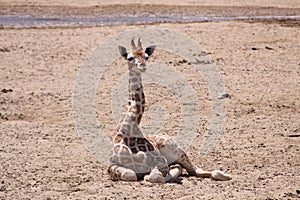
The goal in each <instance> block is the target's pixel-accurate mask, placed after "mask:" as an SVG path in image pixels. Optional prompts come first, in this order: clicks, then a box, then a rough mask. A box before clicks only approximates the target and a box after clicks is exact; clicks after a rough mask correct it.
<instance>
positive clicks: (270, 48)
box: [265, 46, 274, 50]
mask: <svg viewBox="0 0 300 200" xmlns="http://www.w3.org/2000/svg"><path fill="white" fill-rule="evenodd" d="M265 49H267V50H274V49H273V48H272V47H268V46H265Z"/></svg>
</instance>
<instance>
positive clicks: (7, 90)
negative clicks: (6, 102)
mask: <svg viewBox="0 0 300 200" xmlns="http://www.w3.org/2000/svg"><path fill="white" fill-rule="evenodd" d="M1 92H3V93H8V92H13V90H12V89H2V90H1Z"/></svg>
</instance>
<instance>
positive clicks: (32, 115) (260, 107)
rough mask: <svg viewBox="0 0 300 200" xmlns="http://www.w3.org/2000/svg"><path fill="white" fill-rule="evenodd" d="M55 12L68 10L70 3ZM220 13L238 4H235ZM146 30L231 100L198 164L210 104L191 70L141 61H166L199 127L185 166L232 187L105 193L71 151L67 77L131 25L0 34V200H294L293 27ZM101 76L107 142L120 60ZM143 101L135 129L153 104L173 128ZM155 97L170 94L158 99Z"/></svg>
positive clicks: (299, 166)
mask: <svg viewBox="0 0 300 200" xmlns="http://www.w3.org/2000/svg"><path fill="white" fill-rule="evenodd" d="M3 2H4V3H5V2H10V1H2V3H3ZM14 2H16V3H21V4H23V3H25V1H14ZM31 2H32V4H35V3H36V2H37V1H31ZM41 2H42V3H40V4H43V2H44V4H45V2H46V1H41ZM53 2H54V3H53V4H56V3H57V2H55V1H53ZM65 2H69V3H70V4H72V5H73V3H74V5H78V2H79V1H65ZM91 2H92V1H91ZM95 2H96V1H95ZM202 2H204V3H205V2H206V3H207V2H208V1H202ZM229 2H231V3H232V4H235V5H237V4H239V2H240V1H229ZM256 2H260V3H257V5H256V4H253V5H255V6H262V5H261V4H262V3H261V2H265V5H263V6H266V5H270V6H275V5H278V7H280V6H282V7H297V6H298V7H300V6H299V4H297V1H285V3H284V4H283V3H282V4H280V3H278V2H282V1H256ZM267 2H270V4H267ZM49 4H51V3H49ZM91 4H92V5H94V4H93V3H91ZM220 5H222V4H221V3H220ZM226 6H227V3H226ZM139 27H143V26H139ZM152 27H159V28H169V29H171V30H174V31H178V32H182V33H185V34H187V35H188V36H190V37H191V38H193V39H194V40H196V41H197V42H198V43H199V44H200V45H201V46H202V47H203V48H204V49H205V50H206V52H209V53H210V56H211V57H212V58H213V59H214V61H215V63H216V64H217V66H218V67H219V70H220V74H221V76H222V79H223V82H224V87H225V90H226V92H227V93H229V94H230V95H231V98H230V99H226V101H227V121H226V124H225V127H224V129H223V133H222V135H221V137H220V139H219V141H218V143H217V144H216V146H215V148H214V149H213V150H212V151H211V152H210V153H209V155H207V156H206V157H204V158H199V157H198V152H199V150H200V147H201V145H202V142H203V137H204V134H205V132H206V130H207V129H208V127H209V119H210V116H209V113H210V108H209V106H210V96H209V92H208V90H207V88H206V86H205V84H204V83H203V79H202V78H201V77H195V75H194V72H193V70H192V66H189V65H188V64H185V63H183V62H181V61H182V58H178V57H175V56H174V55H169V54H167V53H165V52H159V50H158V52H157V54H154V57H153V58H152V61H155V62H160V63H162V64H170V63H169V62H170V60H171V61H172V63H171V64H170V66H171V67H174V69H176V70H180V71H181V73H182V75H184V76H185V77H187V78H188V80H189V83H190V84H191V86H192V87H193V89H194V90H195V91H196V92H197V94H198V104H199V108H200V109H201V110H202V111H203V113H204V116H203V119H202V122H201V127H199V133H197V137H196V139H195V141H194V142H193V144H192V146H191V147H190V149H189V151H188V154H189V156H190V157H191V159H192V161H193V162H194V163H195V164H196V165H198V166H199V167H202V168H204V169H207V170H213V169H222V170H225V171H226V172H229V173H230V174H232V176H233V180H231V181H227V182H217V181H213V180H210V179H203V180H202V179H197V178H194V177H183V179H182V183H181V184H174V183H173V184H164V185H157V184H154V185H151V184H145V183H144V182H135V183H127V182H113V181H111V180H109V179H108V176H107V175H106V171H105V168H106V166H105V165H104V164H102V163H100V162H99V161H97V159H95V158H94V157H93V156H92V155H91V154H90V153H89V152H88V151H87V150H86V148H85V147H84V145H83V144H82V142H81V140H80V139H79V136H78V133H77V131H76V130H75V125H74V119H73V116H72V112H73V110H72V94H73V87H74V84H75V80H76V76H77V72H78V70H79V68H80V66H81V64H82V62H83V61H84V60H85V58H86V57H87V56H88V55H89V54H90V52H91V51H92V50H93V49H94V48H95V47H96V45H98V44H100V43H101V42H103V41H104V40H106V39H108V38H110V37H112V36H113V35H114V34H117V33H118V32H121V31H125V30H130V29H134V28H136V27H135V26H112V27H98V28H74V29H72V28H68V29H8V30H6V29H1V30H0V59H1V64H0V71H1V73H0V134H1V143H0V155H1V157H0V163H1V164H0V199H105V198H106V199H297V198H299V194H298V195H297V192H296V191H297V190H300V157H299V153H300V152H299V151H300V141H299V139H300V137H291V136H299V135H300V123H299V122H300V79H299V76H300V59H299V55H300V45H299V44H300V29H299V23H297V22H296V23H284V22H273V23H267V22H259V23H258V22H251V23H249V22H214V23H193V24H157V25H152ZM150 61H151V60H150ZM150 61H149V62H150ZM116 67H117V68H116ZM149 70H150V72H151V69H149ZM105 73H106V77H108V78H107V79H105V80H106V81H105V82H104V83H103V84H99V89H98V92H97V100H98V101H97V114H98V118H99V120H100V121H101V122H103V124H105V125H106V126H105V127H104V132H106V133H108V136H113V134H114V133H113V130H114V127H115V125H116V124H115V122H114V120H113V115H112V112H111V110H112V108H111V98H112V96H111V91H112V86H113V85H115V84H116V80H118V78H119V77H120V76H121V75H122V74H124V73H126V68H124V61H123V60H122V59H118V60H116V63H114V64H113V65H112V66H110V67H109V68H108V70H107V71H106V72H105ZM145 94H146V98H147V109H146V113H145V117H144V118H143V120H142V126H146V125H147V124H148V123H149V121H150V115H151V114H150V113H149V112H150V111H151V109H150V108H151V106H153V105H155V104H156V103H157V102H160V103H161V104H162V105H164V106H165V108H166V112H167V114H169V116H170V117H169V118H168V119H166V120H167V122H168V123H166V124H165V127H164V128H163V129H162V130H161V132H165V133H166V134H170V135H171V134H172V133H171V132H172V128H176V122H177V121H176V120H173V119H176V116H178V115H179V114H180V113H179V109H178V108H177V109H176V106H177V105H179V104H178V101H177V99H176V96H174V95H173V96H172V95H171V94H170V91H168V90H165V88H160V87H158V88H157V87H156V86H153V85H146V86H145ZM157 94H160V95H157ZM162 94H163V95H168V94H169V98H163V95H162Z"/></svg>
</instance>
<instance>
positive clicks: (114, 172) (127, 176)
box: [107, 164, 138, 181]
mask: <svg viewBox="0 0 300 200" xmlns="http://www.w3.org/2000/svg"><path fill="white" fill-rule="evenodd" d="M107 171H108V174H109V176H110V178H111V179H112V180H113V181H117V180H122V181H137V180H138V179H137V175H136V173H135V172H134V171H133V170H131V169H128V168H125V167H121V166H118V165H117V164H111V165H110V166H109V167H108V169H107Z"/></svg>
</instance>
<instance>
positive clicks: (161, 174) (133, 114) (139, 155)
mask: <svg viewBox="0 0 300 200" xmlns="http://www.w3.org/2000/svg"><path fill="white" fill-rule="evenodd" d="M131 46H132V52H131V53H128V52H127V50H126V48H125V47H121V46H119V52H120V54H121V56H122V57H124V58H125V59H126V60H127V63H128V69H129V100H128V110H127V112H126V113H125V117H124V118H123V121H122V122H121V123H120V124H119V125H118V127H117V130H116V131H117V134H116V136H115V137H114V139H113V143H114V146H113V150H112V151H113V153H112V156H111V158H110V165H109V167H108V173H109V175H110V177H111V179H112V180H123V181H137V180H142V179H144V180H146V181H149V182H151V183H165V182H170V181H172V180H174V179H176V178H177V177H178V176H180V175H181V173H182V169H183V168H184V169H185V170H186V171H187V173H188V174H189V175H190V176H197V177H204V178H206V177H207V178H212V179H216V180H222V181H224V180H230V179H231V177H230V175H228V174H225V173H223V172H222V171H219V170H215V171H212V172H210V171H203V170H201V169H199V168H196V167H194V166H193V164H192V163H191V161H190V160H189V158H188V156H187V155H186V153H185V152H184V151H183V150H182V149H181V148H180V147H179V146H178V145H177V144H176V143H175V142H174V141H173V140H172V139H171V138H170V137H168V136H163V135H155V136H144V135H143V134H142V133H141V131H140V129H139V128H138V126H139V124H140V121H141V118H142V114H143V113H144V109H145V95H144V92H143V85H142V79H141V74H142V73H143V72H145V71H146V61H147V60H148V58H149V57H150V56H151V55H152V54H153V52H154V50H155V46H150V47H147V48H146V49H145V50H143V48H142V44H141V41H140V38H139V39H138V45H137V46H136V45H135V43H134V39H132V40H131Z"/></svg>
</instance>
